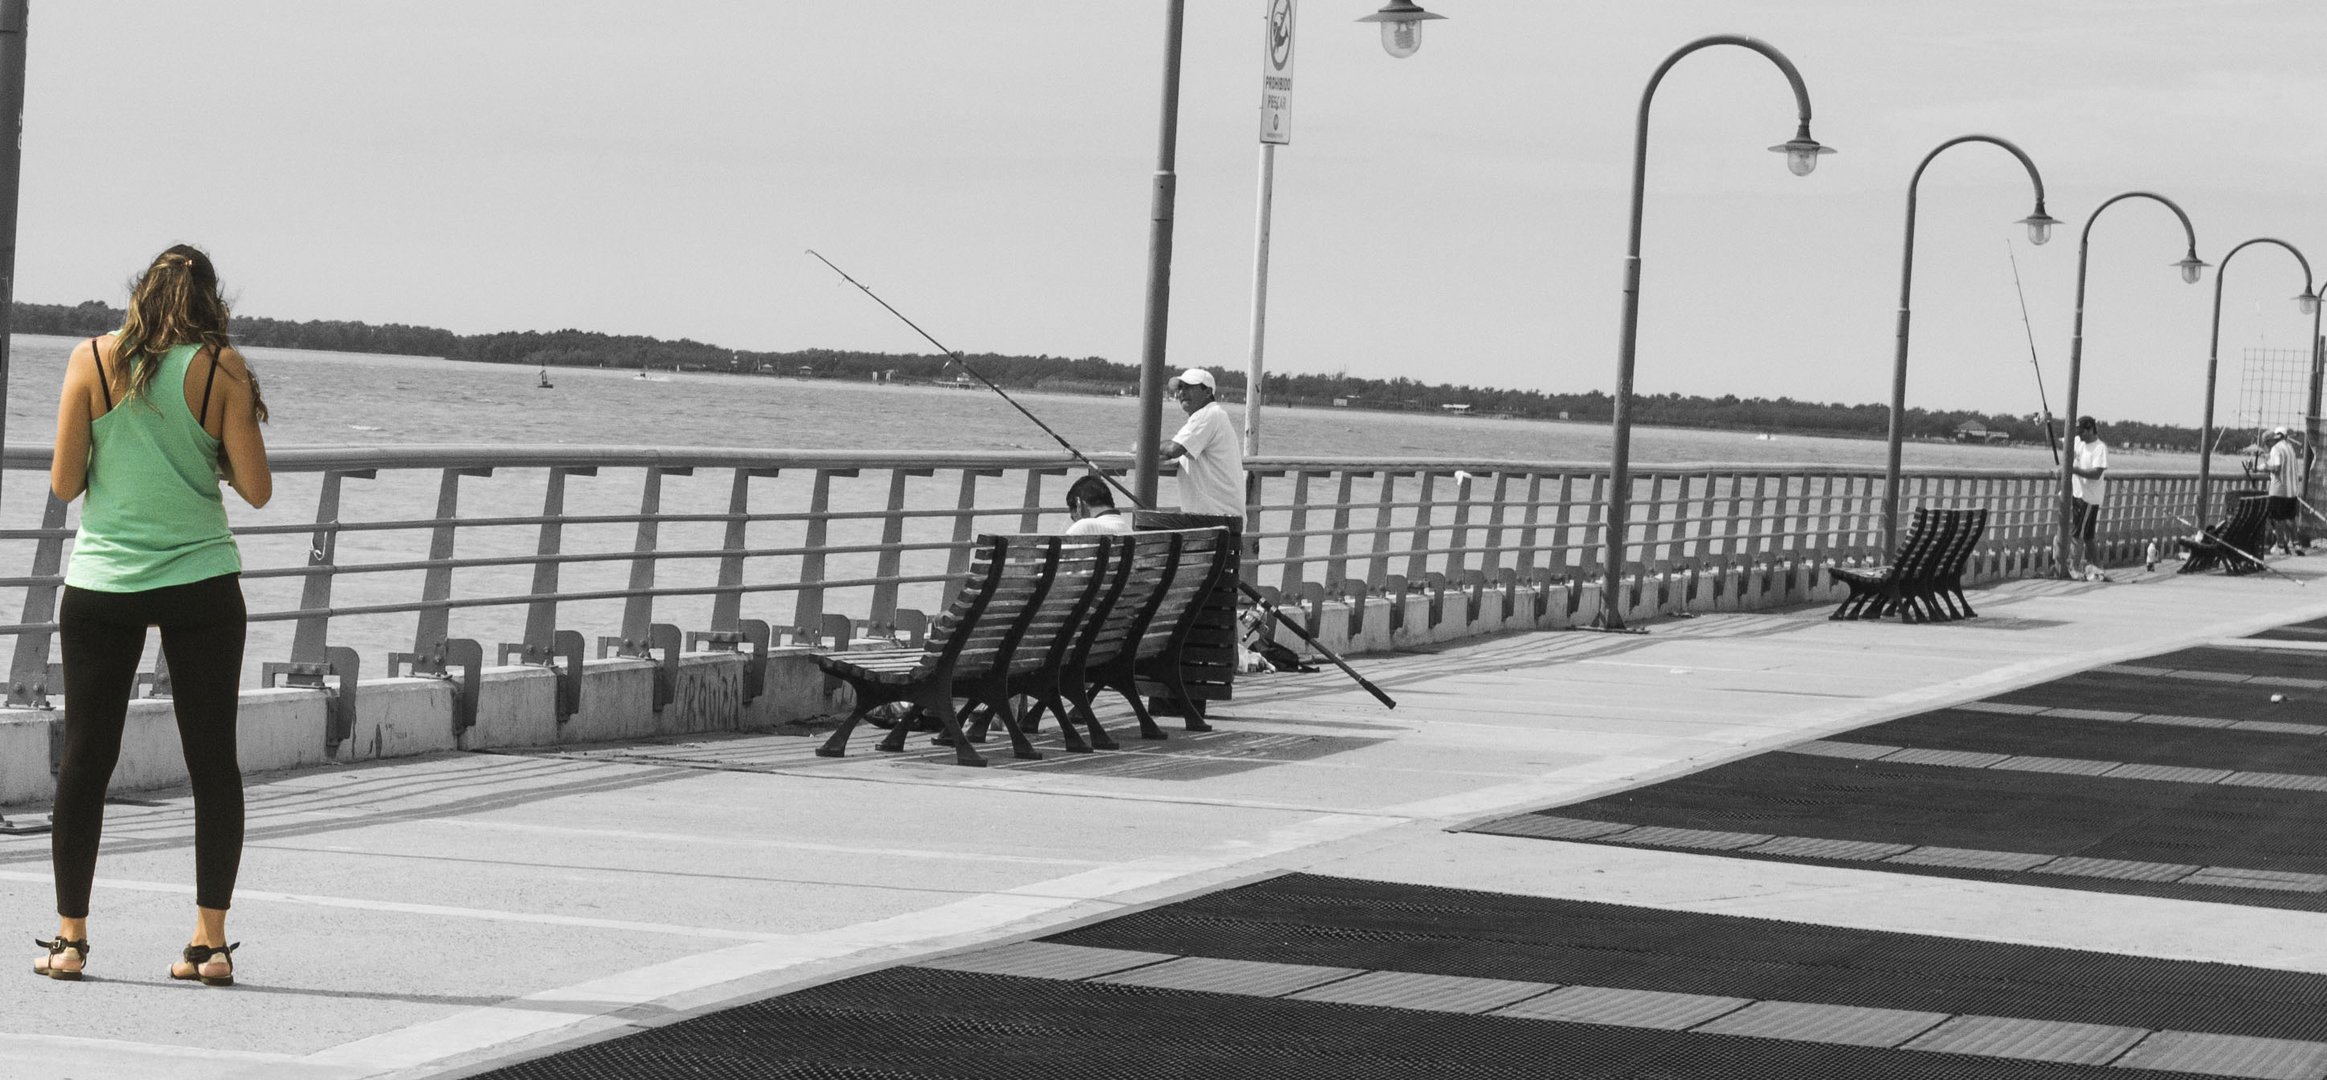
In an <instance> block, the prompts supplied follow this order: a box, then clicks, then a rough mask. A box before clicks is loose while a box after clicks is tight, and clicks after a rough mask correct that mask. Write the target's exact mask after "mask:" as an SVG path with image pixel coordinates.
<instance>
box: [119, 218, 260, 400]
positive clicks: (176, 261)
mask: <svg viewBox="0 0 2327 1080" xmlns="http://www.w3.org/2000/svg"><path fill="white" fill-rule="evenodd" d="M231 316H232V313H231V312H229V311H228V310H227V307H226V301H225V300H224V299H222V298H221V297H220V296H219V295H218V270H217V268H215V267H213V266H211V265H210V256H209V255H207V254H204V253H203V251H202V249H201V248H198V247H195V246H193V245H191V244H176V245H172V246H171V247H170V249H169V250H167V251H164V252H162V253H161V254H160V255H156V256H154V261H153V263H152V265H150V266H147V267H146V268H145V273H143V274H140V275H138V279H137V282H136V284H134V285H132V286H130V289H129V314H128V317H127V318H124V319H123V320H122V322H121V332H120V334H119V335H118V339H117V340H118V341H119V343H120V352H119V356H120V359H121V361H122V362H123V363H125V364H127V365H128V366H129V392H128V396H130V397H136V396H139V395H142V394H144V393H145V392H146V387H147V386H148V385H150V384H151V383H152V382H153V378H154V372H156V371H158V370H160V368H161V358H162V354H163V353H166V352H168V351H169V350H171V349H172V348H175V347H177V346H180V345H189V344H199V345H201V346H202V347H203V348H204V349H207V350H209V351H211V352H212V353H213V354H215V353H218V352H222V351H224V350H225V349H227V348H228V347H230V346H231V345H232V344H233V343H232V342H231V341H229V340H228V339H227V336H226V324H227V320H228V319H229V318H231ZM250 388H251V398H252V400H253V402H254V403H256V404H257V406H258V414H259V419H261V420H264V419H266V418H267V403H266V400H265V399H264V398H261V397H259V380H258V375H257V374H256V373H252V374H251V376H250Z"/></svg>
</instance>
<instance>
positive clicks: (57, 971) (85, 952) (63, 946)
mask: <svg viewBox="0 0 2327 1080" xmlns="http://www.w3.org/2000/svg"><path fill="white" fill-rule="evenodd" d="M32 943H33V944H35V945H38V946H40V947H41V948H43V949H47V950H48V955H47V956H44V957H41V958H40V959H38V960H35V961H33V962H32V973H33V974H35V975H46V976H48V977H49V978H51V979H61V980H63V981H65V982H79V981H80V979H81V972H80V970H79V969H74V970H71V971H67V970H65V969H64V968H61V967H58V966H57V957H59V956H63V955H64V954H65V953H66V952H68V951H70V952H77V953H80V954H81V966H82V967H87V966H89V939H88V938H82V939H80V940H78V941H75V940H73V939H72V938H69V937H65V936H63V935H61V934H60V935H58V936H57V939H56V940H55V941H42V940H40V939H39V938H34V939H32Z"/></svg>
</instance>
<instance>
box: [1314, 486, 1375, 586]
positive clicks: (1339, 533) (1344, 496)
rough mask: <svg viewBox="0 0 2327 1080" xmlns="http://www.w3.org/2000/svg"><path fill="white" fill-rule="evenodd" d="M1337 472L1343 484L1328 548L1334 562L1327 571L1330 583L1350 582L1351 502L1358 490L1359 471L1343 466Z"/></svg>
mask: <svg viewBox="0 0 2327 1080" xmlns="http://www.w3.org/2000/svg"><path fill="white" fill-rule="evenodd" d="M1337 471H1338V472H1340V473H1341V483H1340V485H1339V487H1338V491H1339V494H1338V495H1336V496H1335V497H1334V499H1333V540H1332V541H1331V543H1329V544H1328V545H1327V546H1326V551H1327V552H1328V553H1329V554H1330V557H1331V560H1332V566H1331V568H1330V569H1328V570H1327V571H1326V581H1327V582H1328V583H1331V582H1339V581H1348V580H1349V500H1350V499H1351V498H1352V497H1353V495H1354V493H1355V491H1356V490H1357V488H1356V483H1357V477H1358V470H1356V469H1353V468H1350V467H1348V466H1342V467H1341V468H1340V469H1338V470H1337ZM1365 475H1367V476H1372V475H1374V474H1373V473H1370V472H1369V473H1366V474H1365Z"/></svg>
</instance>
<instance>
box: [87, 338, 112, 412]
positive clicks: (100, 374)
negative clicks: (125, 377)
mask: <svg viewBox="0 0 2327 1080" xmlns="http://www.w3.org/2000/svg"><path fill="white" fill-rule="evenodd" d="M89 359H90V360H91V361H92V362H94V363H95V364H96V365H97V387H98V389H100V390H103V391H105V411H106V412H112V411H113V380H111V379H109V378H107V377H106V375H105V354H104V353H101V352H98V351H97V339H96V338H90V339H89Z"/></svg>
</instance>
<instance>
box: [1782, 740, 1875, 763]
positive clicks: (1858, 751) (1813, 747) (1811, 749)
mask: <svg viewBox="0 0 2327 1080" xmlns="http://www.w3.org/2000/svg"><path fill="white" fill-rule="evenodd" d="M1899 749H1900V748H1899V747H1896V746H1882V745H1879V744H1876V743H1853V742H1835V741H1833V740H1831V739H1812V740H1810V741H1809V742H1805V743H1795V744H1794V745H1792V746H1789V747H1786V748H1785V752H1786V753H1789V754H1815V755H1817V756H1819V757H1833V758H1852V759H1857V760H1861V761H1869V760H1873V759H1875V758H1879V757H1882V756H1883V755H1885V754H1893V753H1897V752H1898V751H1899Z"/></svg>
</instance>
